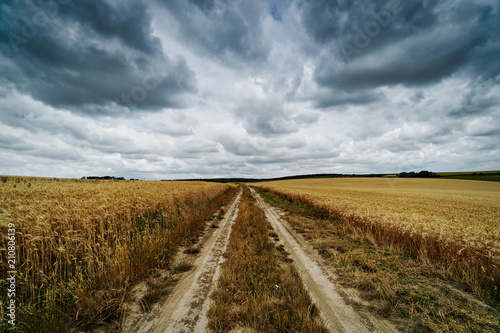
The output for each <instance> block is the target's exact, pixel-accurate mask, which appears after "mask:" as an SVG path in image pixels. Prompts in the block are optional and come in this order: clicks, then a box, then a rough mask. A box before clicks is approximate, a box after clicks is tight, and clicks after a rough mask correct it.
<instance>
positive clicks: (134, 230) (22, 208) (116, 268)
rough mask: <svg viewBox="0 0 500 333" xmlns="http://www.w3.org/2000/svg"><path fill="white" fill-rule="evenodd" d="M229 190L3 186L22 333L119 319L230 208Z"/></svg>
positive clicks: (12, 180)
mask: <svg viewBox="0 0 500 333" xmlns="http://www.w3.org/2000/svg"><path fill="white" fill-rule="evenodd" d="M228 188H229V187H228V186H227V185H222V184H215V183H203V182H159V181H154V182H153V181H151V182H148V181H112V180H70V179H66V180H64V179H49V178H21V177H2V181H1V182H0V221H1V223H0V231H1V233H2V235H1V237H0V248H1V249H2V263H1V265H2V266H3V267H2V272H7V271H9V270H12V269H8V267H7V260H4V259H5V257H6V249H7V238H6V237H7V229H8V228H7V226H8V225H9V223H13V224H14V226H15V228H14V229H15V242H16V244H15V248H16V267H15V268H16V271H17V274H16V284H17V286H16V288H17V295H16V299H17V300H18V301H20V302H22V303H23V306H22V307H20V311H24V312H25V313H22V314H21V315H20V316H19V318H21V325H20V326H23V325H24V327H20V326H18V327H19V328H20V329H21V328H22V329H24V330H27V331H30V330H31V329H36V327H40V326H37V325H42V326H44V327H47V325H49V327H50V325H52V326H53V327H55V330H60V329H61V326H60V325H61V323H67V322H73V323H74V325H75V326H78V327H81V326H83V327H85V324H86V322H84V321H87V322H88V323H98V322H99V321H100V320H103V319H105V318H106V317H109V316H113V315H115V314H116V313H118V312H119V310H120V306H121V304H122V303H123V299H124V297H125V296H124V295H125V294H126V290H127V288H129V286H130V285H131V284H132V283H133V282H134V281H135V280H137V279H139V278H141V277H144V276H145V275H147V274H149V272H150V271H151V269H153V268H155V267H160V268H161V267H165V266H166V265H168V264H169V261H170V259H171V257H172V256H173V254H174V253H175V250H176V248H177V246H178V245H179V244H182V243H183V242H186V241H187V240H188V238H190V237H193V235H195V234H196V233H197V232H199V230H200V228H202V227H203V225H204V223H205V222H206V220H207V219H208V218H210V217H211V216H212V214H213V213H214V212H215V211H216V210H217V209H218V208H219V207H220V206H221V205H222V204H224V203H225V201H227V200H228V198H229V196H230V193H229V192H230V191H229V190H228ZM11 228H12V225H11V226H9V229H11ZM2 309H4V306H2ZM0 311H2V310H0ZM22 318H24V319H22ZM23 320H25V321H24V322H23ZM56 328H57V329H56ZM68 329H69V328H68V327H66V328H65V329H64V330H68Z"/></svg>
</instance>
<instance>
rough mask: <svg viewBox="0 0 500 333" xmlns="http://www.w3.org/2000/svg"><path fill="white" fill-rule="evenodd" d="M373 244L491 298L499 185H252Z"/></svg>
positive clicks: (499, 274)
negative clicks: (440, 271)
mask: <svg viewBox="0 0 500 333" xmlns="http://www.w3.org/2000/svg"><path fill="white" fill-rule="evenodd" d="M258 187H260V188H263V189H265V190H268V191H271V192H275V193H278V194H283V195H285V196H286V197H287V199H288V200H290V201H291V202H293V203H297V204H304V205H307V206H309V207H311V208H312V209H313V210H314V211H315V213H316V214H318V215H319V216H321V217H323V218H332V219H335V220H337V221H340V222H341V223H342V225H343V226H344V227H346V228H350V229H354V230H356V231H357V232H360V233H364V234H366V235H367V237H370V238H372V239H374V241H376V242H379V243H382V244H387V245H388V246H392V247H394V248H396V249H399V250H402V251H405V252H407V253H410V254H413V255H417V256H418V257H419V258H420V259H421V260H424V261H427V262H431V263H433V264H434V265H437V266H439V267H441V268H443V269H444V270H446V272H447V273H448V275H449V276H450V278H453V279H455V280H458V281H460V282H463V283H466V284H467V285H470V286H471V287H472V288H473V289H474V290H475V291H476V292H478V293H479V294H481V293H484V292H488V293H490V294H495V293H496V294H497V295H492V297H498V289H499V285H498V279H499V278H500V269H499V267H500V184H498V183H493V182H478V181H466V180H445V179H399V178H333V179H304V180H286V181H274V182H263V183H259V184H258Z"/></svg>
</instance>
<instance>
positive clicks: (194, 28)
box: [157, 0, 270, 66]
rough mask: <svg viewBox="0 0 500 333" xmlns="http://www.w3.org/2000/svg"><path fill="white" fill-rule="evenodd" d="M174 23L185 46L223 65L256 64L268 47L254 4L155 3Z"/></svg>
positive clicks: (258, 7)
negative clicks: (172, 18)
mask: <svg viewBox="0 0 500 333" xmlns="http://www.w3.org/2000/svg"><path fill="white" fill-rule="evenodd" d="M157 1H158V2H159V3H160V4H161V5H163V6H164V7H165V8H167V9H168V10H169V11H170V12H171V13H172V16H173V17H174V18H175V19H176V20H177V22H178V24H179V29H180V32H181V34H182V35H183V37H184V38H185V43H187V44H188V45H190V46H192V47H194V48H195V49H196V50H198V51H201V52H203V53H204V54H205V55H207V56H210V57H213V58H215V59H217V60H218V61H222V62H224V63H225V64H226V65H227V64H233V65H238V66H241V65H242V64H241V62H245V65H249V64H253V65H255V64H258V63H260V62H262V61H264V60H266V59H267V57H268V55H269V52H270V47H269V46H268V45H266V44H265V43H264V41H263V38H262V36H263V31H262V26H261V20H262V16H263V15H265V14H267V13H266V12H265V11H263V8H265V7H263V6H262V4H261V3H260V2H257V1H224V0H212V1H208V2H205V1H201V0H190V1H184V0H157Z"/></svg>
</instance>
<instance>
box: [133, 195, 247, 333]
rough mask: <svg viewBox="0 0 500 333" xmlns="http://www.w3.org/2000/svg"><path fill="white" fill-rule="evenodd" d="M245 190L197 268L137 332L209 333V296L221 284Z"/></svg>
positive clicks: (201, 256) (202, 250)
mask: <svg viewBox="0 0 500 333" xmlns="http://www.w3.org/2000/svg"><path fill="white" fill-rule="evenodd" d="M241 193H242V191H241V189H240V191H239V192H238V194H237V196H236V198H235V199H234V201H233V202H232V203H231V205H230V206H229V209H228V210H227V212H226V214H225V215H224V219H223V220H222V221H221V223H220V225H219V228H218V229H217V230H216V231H215V232H214V233H213V235H212V237H210V239H208V240H207V242H206V243H205V244H204V245H203V247H202V249H201V251H200V255H199V257H198V259H196V261H195V262H194V268H193V269H192V270H191V271H189V272H188V273H186V274H185V275H184V276H183V278H182V279H181V280H180V281H179V282H178V284H177V285H176V286H175V288H174V290H173V291H172V293H171V294H170V295H169V297H168V298H167V300H166V301H165V303H164V305H163V307H162V308H161V309H160V310H159V312H158V313H156V314H155V316H154V318H153V320H151V321H150V322H148V323H145V324H144V325H141V327H140V328H138V331H137V332H140V333H145V332H154V333H167V332H168V333H174V332H207V330H208V329H207V323H208V320H207V316H206V314H207V312H208V308H209V305H210V304H209V303H210V302H209V296H210V294H211V292H212V290H213V288H214V287H215V285H216V283H217V279H218V276H219V271H220V268H219V267H220V263H221V262H222V260H223V254H224V252H225V251H226V247H227V244H228V242H229V236H230V234H231V227H232V225H233V223H234V221H235V219H236V217H237V216H238V206H239V202H240V199H241Z"/></svg>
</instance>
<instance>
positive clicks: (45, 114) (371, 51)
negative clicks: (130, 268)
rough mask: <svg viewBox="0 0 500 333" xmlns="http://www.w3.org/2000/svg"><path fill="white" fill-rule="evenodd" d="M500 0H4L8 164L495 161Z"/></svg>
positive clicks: (346, 169) (16, 169) (288, 169)
mask: <svg viewBox="0 0 500 333" xmlns="http://www.w3.org/2000/svg"><path fill="white" fill-rule="evenodd" d="M499 7H500V3H499V1H498V0H475V1H465V0H463V1H461V0H443V1H433V0H412V1H402V0H401V1H400V0H381V1H378V0H377V1H373V0H370V1H368V0H365V1H363V0H358V1H356V0H353V1H348V0H252V1H246V0H147V1H139V0H102V1H94V0H79V1H76V0H2V1H1V3H0V35H1V39H0V74H1V75H0V174H10V175H33V176H51V177H52V176H54V177H82V176H89V175H99V176H104V175H113V176H124V177H127V178H130V177H133V178H141V179H172V178H193V177H220V176H246V177H250V176H257V177H271V176H284V175H292V174H304V173H323V172H339V173H371V172H399V171H409V170H416V171H419V170H422V169H427V170H432V171H458V170H492V169H494V170H497V169H500V147H499V144H500V13H499V10H500V8H499Z"/></svg>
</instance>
